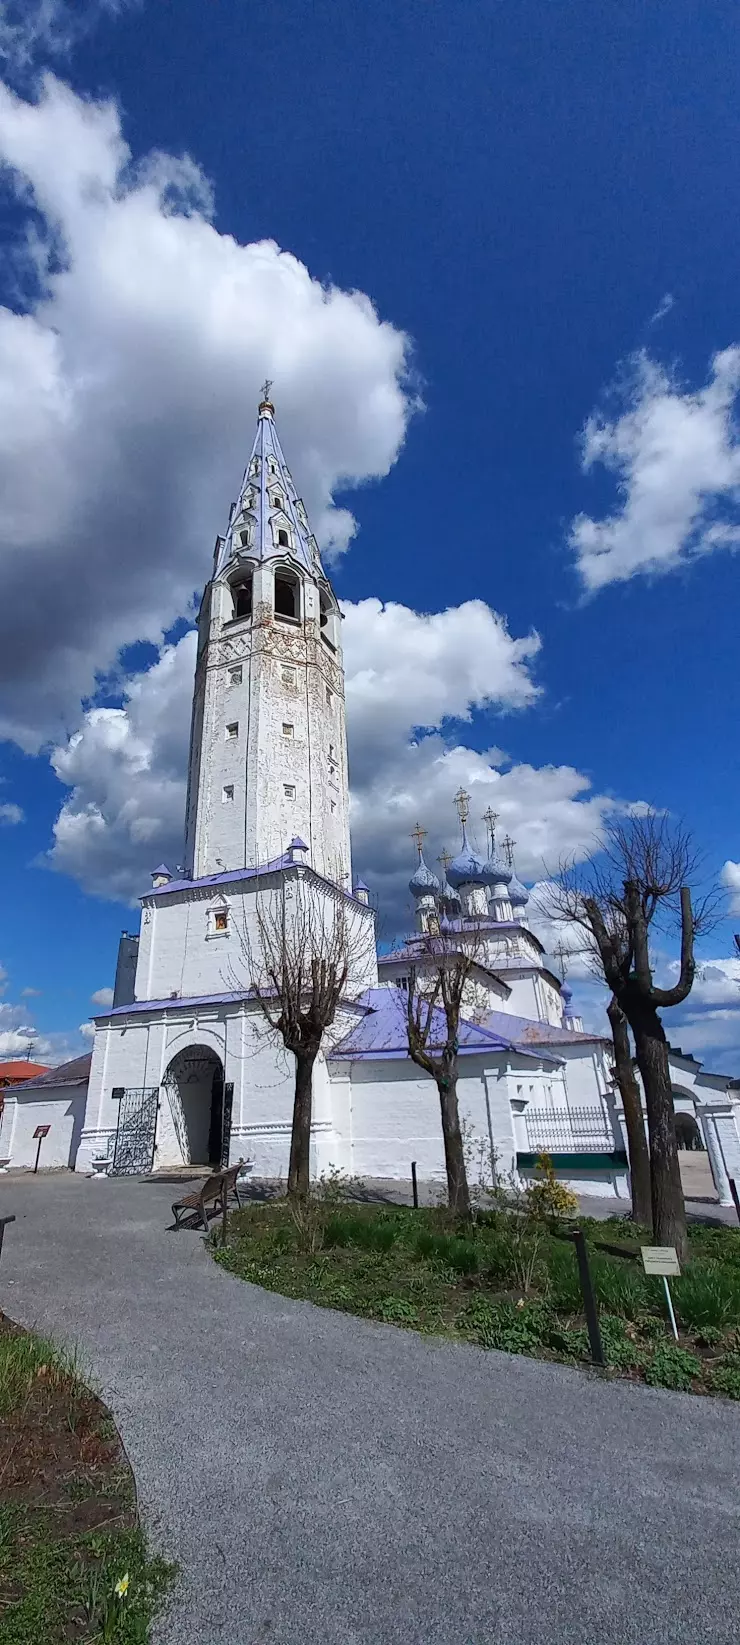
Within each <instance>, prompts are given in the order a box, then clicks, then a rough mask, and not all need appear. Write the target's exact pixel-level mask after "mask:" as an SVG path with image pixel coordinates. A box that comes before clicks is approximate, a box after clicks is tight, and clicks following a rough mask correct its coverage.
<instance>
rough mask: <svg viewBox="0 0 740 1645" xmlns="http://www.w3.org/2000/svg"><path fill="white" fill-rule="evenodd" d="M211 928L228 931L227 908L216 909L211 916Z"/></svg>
mask: <svg viewBox="0 0 740 1645" xmlns="http://www.w3.org/2000/svg"><path fill="white" fill-rule="evenodd" d="M213 929H214V931H228V929H229V915H228V910H227V909H226V908H217V909H216V912H215V914H214V916H213Z"/></svg>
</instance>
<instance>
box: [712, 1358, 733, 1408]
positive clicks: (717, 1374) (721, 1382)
mask: <svg viewBox="0 0 740 1645" xmlns="http://www.w3.org/2000/svg"><path fill="white" fill-rule="evenodd" d="M711 1385H712V1388H713V1389H714V1391H715V1393H717V1394H725V1395H726V1396H727V1398H728V1399H740V1354H727V1355H726V1357H725V1358H724V1359H722V1360H720V1361H719V1363H718V1364H717V1365H715V1366H714V1368H713V1370H712V1374H711Z"/></svg>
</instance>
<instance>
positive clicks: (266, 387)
mask: <svg viewBox="0 0 740 1645" xmlns="http://www.w3.org/2000/svg"><path fill="white" fill-rule="evenodd" d="M271 388H272V378H270V377H266V378H265V380H264V383H263V384H262V387H261V389H260V394H261V395H262V399H263V400H269V398H270V389H271Z"/></svg>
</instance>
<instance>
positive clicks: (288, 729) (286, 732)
mask: <svg viewBox="0 0 740 1645" xmlns="http://www.w3.org/2000/svg"><path fill="white" fill-rule="evenodd" d="M292 735H293V727H292V725H289V724H288V721H287V720H283V736H284V737H292Z"/></svg>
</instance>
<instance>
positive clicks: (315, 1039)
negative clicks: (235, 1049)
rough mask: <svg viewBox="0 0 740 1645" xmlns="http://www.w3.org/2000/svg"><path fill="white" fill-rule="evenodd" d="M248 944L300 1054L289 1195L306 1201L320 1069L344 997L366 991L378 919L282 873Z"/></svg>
mask: <svg viewBox="0 0 740 1645" xmlns="http://www.w3.org/2000/svg"><path fill="white" fill-rule="evenodd" d="M241 946H242V954H243V958H244V961H245V964H246V969H247V975H248V979H249V984H250V987H251V988H252V989H253V991H254V994H255V997H256V999H257V1000H258V1002H259V1005H260V1008H261V1010H262V1014H263V1016H264V1018H265V1020H266V1022H267V1023H269V1025H270V1027H271V1028H272V1029H274V1030H275V1031H276V1032H277V1033H278V1034H279V1035H280V1036H281V1039H282V1041H283V1044H284V1045H285V1047H286V1049H287V1050H288V1051H292V1053H293V1056H294V1057H295V1095H294V1101H293V1123H292V1130H291V1139H290V1162H289V1166H288V1193H289V1194H290V1195H291V1196H295V1197H298V1198H305V1196H306V1195H307V1194H308V1192H309V1186H310V1141H311V1114H312V1107H313V1070H314V1064H315V1062H316V1058H317V1056H318V1054H319V1051H320V1049H321V1045H322V1041H323V1038H324V1035H325V1033H326V1031H327V1029H328V1028H330V1027H331V1025H332V1023H333V1022H334V1019H335V1016H336V1013H337V1009H338V1007H339V1006H340V1004H341V1002H342V1000H344V999H351V998H353V997H355V998H356V997H357V995H358V994H359V993H361V992H362V990H363V989H364V988H366V987H367V977H368V961H369V958H370V956H371V954H372V952H373V951H374V948H375V932H374V922H373V917H372V914H371V912H370V910H369V908H362V907H361V906H359V905H358V904H357V903H356V902H354V901H353V899H352V898H350V897H348V896H347V895H346V894H345V893H344V892H343V891H342V890H341V889H340V888H339V887H333V886H330V885H329V884H328V883H327V882H326V881H324V880H318V879H317V878H316V877H315V876H314V875H313V874H312V873H311V871H310V870H304V869H303V868H300V869H298V870H282V871H281V873H280V878H279V884H278V885H277V886H275V885H274V883H273V884H271V885H268V886H267V887H266V888H265V890H264V891H262V892H260V893H259V894H258V897H257V902H256V908H255V920H254V931H253V933H252V932H250V930H249V927H248V926H247V925H245V928H244V930H243V932H242V937H241Z"/></svg>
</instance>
